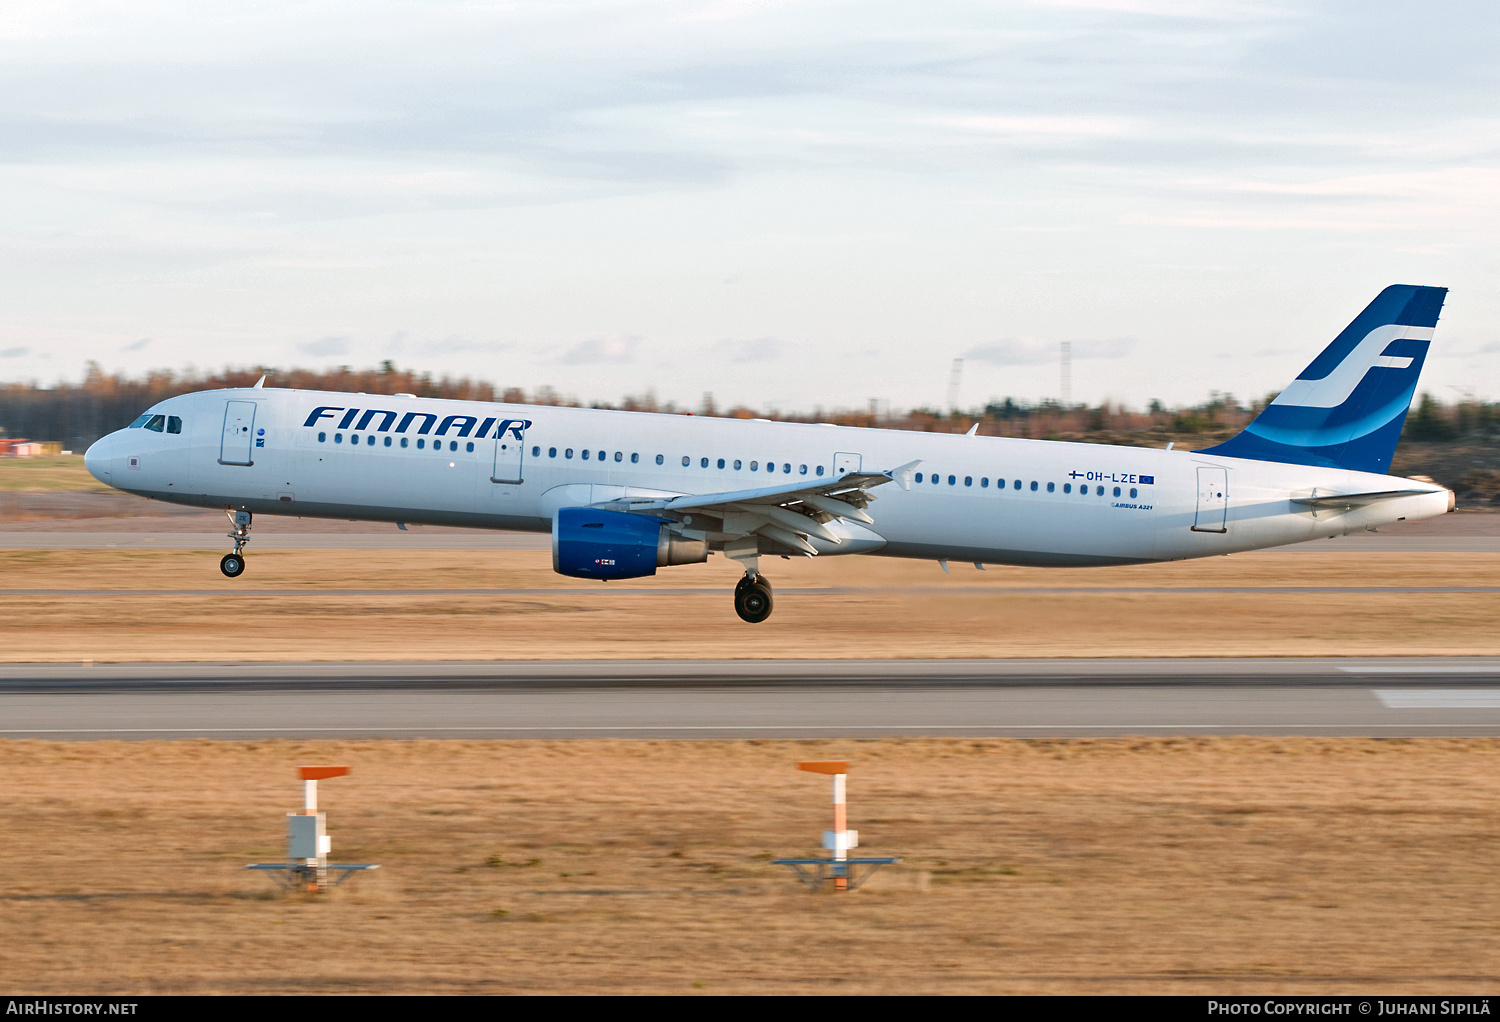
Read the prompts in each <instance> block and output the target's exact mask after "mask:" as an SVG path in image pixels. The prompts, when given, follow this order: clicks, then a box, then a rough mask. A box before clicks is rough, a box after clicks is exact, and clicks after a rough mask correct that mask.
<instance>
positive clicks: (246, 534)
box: [219, 509, 250, 578]
mask: <svg viewBox="0 0 1500 1022" xmlns="http://www.w3.org/2000/svg"><path fill="white" fill-rule="evenodd" d="M224 514H225V515H227V516H228V518H229V521H230V524H231V525H233V526H234V531H233V532H231V533H229V534H228V535H229V538H230V539H232V540H234V553H232V554H225V555H224V556H223V557H222V558H220V560H219V570H220V571H222V572H223V573H224V574H225V576H226V577H228V578H239V577H240V575H242V574H243V573H244V571H245V544H246V543H248V542H250V512H249V511H230V510H228V509H226V510H225V511H224Z"/></svg>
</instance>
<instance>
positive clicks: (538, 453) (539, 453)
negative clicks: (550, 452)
mask: <svg viewBox="0 0 1500 1022" xmlns="http://www.w3.org/2000/svg"><path fill="white" fill-rule="evenodd" d="M473 449H474V448H473V447H470V448H469V450H471V451H472V450H473ZM531 456H532V457H533V458H540V457H541V456H542V449H541V448H540V447H533V448H532V449H531Z"/></svg>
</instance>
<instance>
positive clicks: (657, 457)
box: [656, 454, 662, 465]
mask: <svg viewBox="0 0 1500 1022" xmlns="http://www.w3.org/2000/svg"><path fill="white" fill-rule="evenodd" d="M656 463H657V464H658V465H660V464H661V463H662V456H661V455H660V454H658V455H657V456H656Z"/></svg>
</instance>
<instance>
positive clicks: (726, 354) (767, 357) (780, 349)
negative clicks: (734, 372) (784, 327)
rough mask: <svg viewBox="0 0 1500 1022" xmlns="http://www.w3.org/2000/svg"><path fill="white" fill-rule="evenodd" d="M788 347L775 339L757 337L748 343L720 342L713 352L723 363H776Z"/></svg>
mask: <svg viewBox="0 0 1500 1022" xmlns="http://www.w3.org/2000/svg"><path fill="white" fill-rule="evenodd" d="M786 347H787V346H786V342H784V341H781V340H778V339H777V338H775V337H756V338H754V339H753V340H748V341H733V340H729V341H720V342H719V343H718V344H715V345H714V347H713V352H714V357H715V358H716V359H717V360H718V361H721V362H774V361H776V360H777V359H779V358H780V357H781V356H782V354H783V353H784V352H785V351H786Z"/></svg>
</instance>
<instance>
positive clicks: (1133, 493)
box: [1130, 486, 1135, 500]
mask: <svg viewBox="0 0 1500 1022" xmlns="http://www.w3.org/2000/svg"><path fill="white" fill-rule="evenodd" d="M1130 499H1131V500H1135V487H1134V486H1132V487H1131V488H1130Z"/></svg>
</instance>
